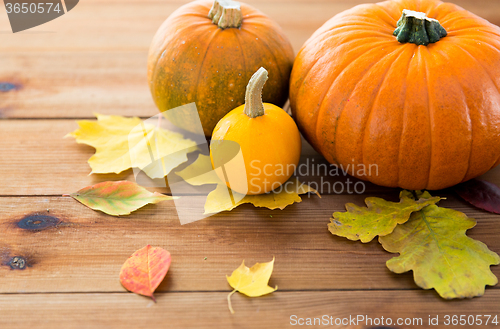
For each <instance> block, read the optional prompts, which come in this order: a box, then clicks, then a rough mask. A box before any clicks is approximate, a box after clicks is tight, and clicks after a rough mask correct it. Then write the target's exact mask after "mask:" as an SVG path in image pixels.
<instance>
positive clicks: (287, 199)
mask: <svg viewBox="0 0 500 329" xmlns="http://www.w3.org/2000/svg"><path fill="white" fill-rule="evenodd" d="M176 174H177V175H178V176H180V177H181V178H182V179H184V180H185V181H186V182H187V183H189V184H191V185H194V186H200V185H205V184H217V187H216V188H215V190H213V191H212V192H210V193H209V194H208V196H207V200H206V202H205V214H212V213H218V212H221V211H229V210H232V209H234V208H236V207H238V206H239V205H241V204H244V203H251V204H253V205H254V206H255V207H265V208H269V209H284V208H285V207H286V206H288V205H291V204H293V203H295V202H301V201H302V198H301V197H300V196H299V195H300V194H306V193H310V192H312V193H316V194H317V195H318V196H319V197H321V196H320V195H319V193H318V191H316V190H315V189H313V188H312V187H310V186H309V185H307V184H304V183H300V182H299V180H298V179H297V178H295V177H292V178H290V179H289V180H288V181H287V182H285V183H284V184H283V185H282V186H281V187H279V188H277V189H276V190H275V191H272V192H269V193H266V194H259V195H243V194H240V193H238V192H235V191H232V190H230V189H229V188H228V187H227V185H226V184H224V183H223V182H222V181H221V180H220V179H219V177H218V176H217V174H216V173H215V171H213V169H212V163H211V161H210V157H209V156H207V155H202V154H200V155H199V156H198V158H197V159H196V161H195V162H193V163H192V164H191V165H189V166H188V167H186V168H185V169H184V170H182V171H180V172H176Z"/></svg>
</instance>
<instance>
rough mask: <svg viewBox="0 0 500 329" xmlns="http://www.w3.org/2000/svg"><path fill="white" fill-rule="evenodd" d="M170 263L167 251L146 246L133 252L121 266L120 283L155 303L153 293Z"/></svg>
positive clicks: (170, 258)
mask: <svg viewBox="0 0 500 329" xmlns="http://www.w3.org/2000/svg"><path fill="white" fill-rule="evenodd" d="M171 261H172V257H170V253H169V252H168V251H166V250H165V249H162V248H160V247H151V246H150V245H149V244H148V245H147V246H146V247H144V248H142V249H139V250H137V251H136V252H134V253H133V254H132V256H130V257H129V259H127V261H126V262H125V263H124V264H123V266H122V269H121V271H120V282H121V284H122V285H123V286H124V287H125V289H127V290H129V291H131V292H135V293H136V294H140V295H143V296H148V297H151V298H152V299H153V301H154V302H155V303H156V299H155V297H154V295H153V293H154V291H155V290H156V288H158V286H159V285H160V283H161V282H162V281H163V278H164V277H165V275H166V274H167V271H168V268H169V267H170V262H171Z"/></svg>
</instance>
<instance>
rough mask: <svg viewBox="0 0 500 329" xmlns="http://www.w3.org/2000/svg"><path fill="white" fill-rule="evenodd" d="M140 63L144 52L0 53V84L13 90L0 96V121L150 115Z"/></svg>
mask: <svg viewBox="0 0 500 329" xmlns="http://www.w3.org/2000/svg"><path fill="white" fill-rule="evenodd" d="M40 39H43V38H40ZM146 63H147V54H145V53H144V51H131V52H123V53H120V54H117V53H114V52H85V51H82V52H62V51H60V52H44V53H38V54H37V53H32V52H13V53H8V54H6V55H5V54H2V64H0V67H2V68H1V69H0V72H1V73H0V82H8V83H12V84H14V85H15V86H16V89H15V90H12V91H9V92H5V93H2V95H0V118H4V119H5V118H37V117H38V118H39V117H45V118H61V117H66V118H72V117H76V118H78V117H89V118H91V117H93V116H94V115H93V113H103V114H119V115H124V116H141V117H150V116H153V115H156V114H158V110H157V109H156V106H155V104H154V102H153V99H152V98H151V94H150V91H149V89H148V83H147V78H146ZM26 66H28V67H29V69H28V67H26Z"/></svg>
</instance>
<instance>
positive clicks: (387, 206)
mask: <svg viewBox="0 0 500 329" xmlns="http://www.w3.org/2000/svg"><path fill="white" fill-rule="evenodd" d="M399 197H400V201H399V202H390V201H386V200H384V199H381V198H375V197H369V198H366V199H365V203H366V205H367V207H358V206H356V205H355V204H352V203H347V204H346V205H345V208H346V210H347V212H335V213H333V218H331V219H330V221H331V222H330V224H328V229H329V230H330V232H331V233H332V234H334V235H338V236H342V237H345V238H348V239H349V240H354V241H355V240H361V242H363V243H366V242H370V241H371V240H373V238H374V237H376V236H377V235H378V236H384V235H387V234H390V233H391V232H392V231H393V230H394V228H395V227H396V225H398V224H403V223H405V222H406V221H407V220H408V219H409V218H410V214H411V213H412V212H414V211H418V210H420V209H422V208H424V207H426V206H428V205H431V204H435V203H437V202H438V201H439V200H441V198H439V197H430V198H428V199H423V198H422V199H418V200H414V199H413V197H412V195H411V192H409V191H401V193H400V195H399Z"/></svg>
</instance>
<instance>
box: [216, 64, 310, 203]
mask: <svg viewBox="0 0 500 329" xmlns="http://www.w3.org/2000/svg"><path fill="white" fill-rule="evenodd" d="M267 78H268V72H267V71H266V69H264V68H262V67H261V68H260V69H259V70H258V71H257V72H256V73H254V75H253V76H252V78H251V79H250V81H249V82H248V85H247V89H246V94H245V104H244V105H241V106H239V107H237V108H235V109H234V110H232V111H231V112H229V113H228V114H227V115H226V116H224V117H223V118H222V119H221V120H220V121H219V122H218V123H217V125H216V126H215V129H214V131H213V134H212V141H211V143H210V158H211V160H212V165H213V166H214V168H215V171H216V172H217V175H218V176H219V178H221V179H222V180H223V181H225V182H226V184H227V185H228V187H229V188H231V189H232V190H233V191H236V192H239V193H243V194H247V195H256V194H262V193H267V192H269V191H272V190H274V189H276V188H278V187H280V186H281V185H282V184H283V183H285V182H286V181H287V180H288V179H289V178H290V177H291V176H292V174H293V172H294V171H295V168H296V167H297V165H298V163H299V159H300V152H301V138H300V133H299V130H298V128H297V125H296V124H295V121H293V119H292V118H291V117H290V115H288V113H286V112H285V111H284V110H283V109H281V108H279V107H278V106H276V105H273V104H269V103H262V88H263V87H264V84H265V83H266V80H267ZM228 141H229V142H230V143H233V145H236V146H238V150H239V152H240V153H239V154H241V155H242V156H243V161H240V162H238V161H233V162H231V161H227V160H228V159H229V158H232V157H233V156H234V153H235V152H231V151H228V148H225V147H224V145H227V142H228ZM232 149H233V150H234V147H233V148H232ZM221 166H222V167H223V169H224V170H220V168H221ZM228 178H229V179H228Z"/></svg>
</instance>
